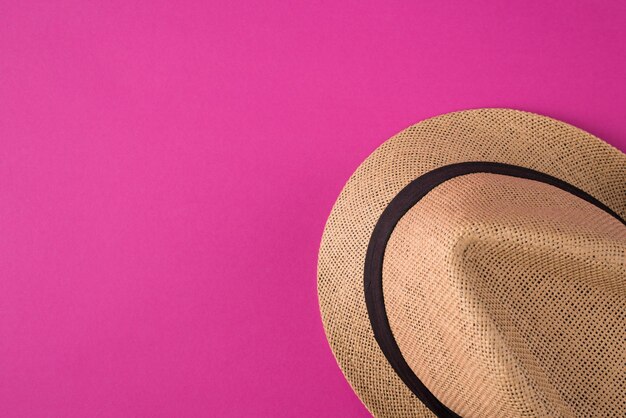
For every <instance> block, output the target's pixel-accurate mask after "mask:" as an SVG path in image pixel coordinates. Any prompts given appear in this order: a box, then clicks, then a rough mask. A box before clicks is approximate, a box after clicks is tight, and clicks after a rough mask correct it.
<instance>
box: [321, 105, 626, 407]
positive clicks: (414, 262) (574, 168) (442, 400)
mask: <svg viewBox="0 0 626 418" xmlns="http://www.w3.org/2000/svg"><path fill="white" fill-rule="evenodd" d="M625 219H626V155H624V154H622V153H621V152H620V151H618V150H617V149H615V148H613V147H611V146H610V145H608V144H606V143H604V142H602V141H601V140H600V139H598V138H596V137H594V136H593V135H591V134H589V133H587V132H584V131H582V130H580V129H578V128H575V127H573V126H571V125H568V124H566V123H563V122H559V121H556V120H554V119H550V118H548V117H544V116H539V115H536V114H531V113H526V112H520V111H515V110H508V109H479V110H468V111H462V112H456V113H450V114H446V115H443V116H438V117H435V118H432V119H428V120H426V121H423V122H420V123H418V124H417V125H414V126H412V127H410V128H408V129H406V130H404V131H402V132H400V133H399V134H397V135H395V136H394V137H392V138H391V139H390V140H388V141H387V142H385V143H384V144H383V145H382V146H380V147H379V148H378V149H377V150H376V151H375V152H374V153H373V154H372V155H370V157H369V158H367V160H365V162H364V163H363V164H361V166H360V167H359V168H358V169H357V170H356V172H355V173H354V174H353V175H352V177H350V179H349V180H348V183H347V184H346V186H345V187H344V189H343V191H342V192H341V194H340V195H339V198H338V199H337V202H336V203H335V205H334V207H333V209H332V212H331V214H330V217H329V218H328V222H327V224H326V228H325V230H324V235H323V238H322V243H321V248H320V253H319V263H318V292H319V302H320V306H321V312H322V319H323V322H324V328H325V330H326V335H327V337H328V341H329V342H330V345H331V348H332V350H333V352H334V354H335V357H336V359H337V362H338V363H339V366H340V367H341V369H342V371H343V373H344V375H345V376H346V378H347V379H348V381H349V382H350V384H351V385H352V387H353V388H354V390H355V391H356V393H357V394H358V396H359V397H360V398H361V400H362V401H363V402H364V403H365V405H366V406H367V408H368V409H369V410H370V411H371V412H372V413H373V414H374V415H375V416H378V417H426V416H433V414H435V415H438V416H464V417H522V416H523V417H531V416H533V417H534V416H550V417H560V416H585V417H587V416H602V417H608V416H625V415H626V221H625Z"/></svg>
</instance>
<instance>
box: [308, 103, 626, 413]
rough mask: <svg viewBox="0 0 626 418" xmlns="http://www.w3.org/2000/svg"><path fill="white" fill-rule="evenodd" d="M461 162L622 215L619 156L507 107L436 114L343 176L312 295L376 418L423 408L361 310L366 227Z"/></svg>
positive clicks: (624, 182) (623, 170) (625, 209)
mask: <svg viewBox="0 0 626 418" xmlns="http://www.w3.org/2000/svg"><path fill="white" fill-rule="evenodd" d="M464 162H494V163H503V164H509V165H514V166H519V167H525V168H528V169H531V170H535V171H538V172H541V173H545V174H547V175H550V176H553V177H556V178H558V179H560V180H562V181H564V182H566V183H569V184H571V185H573V186H575V187H577V188H579V189H581V190H582V191H584V192H586V193H587V194H589V195H590V196H592V197H593V198H595V199H597V200H598V201H599V202H601V203H602V204H604V205H606V206H607V207H608V208H609V209H611V210H612V211H614V212H615V213H616V214H617V215H619V216H620V217H621V218H625V217H626V155H624V154H623V153H621V152H620V151H619V150H617V149H616V148H614V147H612V146H611V145H609V144H607V143H605V142H603V141H602V140H600V139H599V138H597V137H595V136H593V135H591V134H589V133H587V132H585V131H583V130H581V129H578V128H576V127H574V126H572V125H569V124H567V123H564V122H560V121H557V120H555V119H551V118H548V117H545V116H540V115H537V114H533V113H528V112H522V111H517V110H510V109H476V110H467V111H461V112H454V113H449V114H445V115H442V116H438V117H434V118H431V119H428V120H425V121H423V122H420V123H418V124H416V125H413V126H411V127H409V128H408V129H405V130H404V131H402V132H400V133H398V134H397V135H395V136H393V137H392V138H391V139H389V140H388V141H386V142H385V143H384V144H383V145H381V146H380V147H379V148H378V149H377V150H376V151H374V152H373V153H372V154H371V155H370V156H369V157H368V158H367V159H366V160H365V161H364V162H363V163H362V164H361V165H360V166H359V168H358V169H357V170H356V171H355V173H354V174H353V175H352V176H351V177H350V179H349V180H348V182H347V184H346V185H345V187H344V188H343V190H342V192H341V194H340V195H339V197H338V199H337V201H336V203H335V205H334V207H333V209H332V211H331V214H330V216H329V218H328V221H327V223H326V227H325V229H324V234H323V237H322V242H321V246H320V252H319V260H318V295H319V303H320V309H321V313H322V321H323V323H324V329H325V331H326V336H327V338H328V341H329V343H330V346H331V348H332V351H333V353H334V355H335V358H336V359H337V362H338V364H339V366H340V368H341V370H342V371H343V373H344V375H345V377H346V378H347V380H348V381H349V382H350V385H351V386H352V388H353V389H354V391H355V392H356V393H357V395H358V396H359V397H360V399H361V400H362V401H363V403H364V404H365V406H366V407H367V408H368V409H369V411H370V412H372V414H374V415H375V416H378V417H392V416H393V417H428V416H433V414H432V413H431V412H430V410H429V409H428V408H427V407H426V406H425V405H424V404H423V403H422V402H421V401H420V400H419V399H418V398H417V397H416V396H415V395H414V394H413V392H412V391H411V390H410V389H409V388H408V387H407V386H406V385H405V384H404V382H403V381H402V380H401V378H400V377H399V376H398V375H397V374H396V372H395V371H394V369H393V368H392V367H391V365H390V364H389V362H388V361H387V358H386V357H385V355H384V354H383V352H382V351H381V349H380V347H379V346H378V343H377V342H376V340H375V338H374V334H373V331H372V328H371V324H370V319H369V317H368V312H367V307H366V302H365V296H364V289H363V268H364V263H365V256H366V253H367V247H368V243H369V241H370V237H371V235H372V232H373V230H374V227H375V225H376V223H377V221H378V219H379V218H380V216H381V214H382V212H383V211H384V209H385V208H386V207H387V205H388V204H389V202H390V201H391V200H392V199H393V198H394V197H395V196H396V195H397V194H398V193H399V192H400V191H401V190H402V189H403V188H404V187H405V186H407V185H408V184H409V183H411V182H412V181H413V180H415V179H416V178H418V177H420V176H422V175H424V174H425V173H427V172H430V171H432V170H435V169H437V168H440V167H443V166H447V165H451V164H456V163H464Z"/></svg>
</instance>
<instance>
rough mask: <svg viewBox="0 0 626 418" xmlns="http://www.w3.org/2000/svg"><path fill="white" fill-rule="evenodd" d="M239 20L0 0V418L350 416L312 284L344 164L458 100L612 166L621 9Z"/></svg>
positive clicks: (465, 9)
mask: <svg viewBox="0 0 626 418" xmlns="http://www.w3.org/2000/svg"><path fill="white" fill-rule="evenodd" d="M27 3H28V4H27ZM260 3H261V2H253V1H249V2H234V1H231V0H229V1H197V2H178V1H170V2H163V1H145V2H133V1H101V2H86V1H75V2H70V1H47V2H26V1H12V2H10V1H4V2H2V3H0V405H2V406H1V410H2V411H1V415H2V416H4V417H26V416H28V417H74V416H77V417H78V416H82V417H117V416H124V417H130V416H133V417H193V416H224V417H252V416H254V417H283V416H284V417H300V416H306V417H317V416H323V417H346V416H355V417H363V416H367V415H368V414H367V411H366V410H365V408H364V407H363V406H362V405H361V403H360V402H359V400H358V398H357V397H356V396H355V395H354V394H353V393H352V391H351V389H350V387H349V385H348V384H347V383H346V382H345V380H344V379H343V376H342V374H341V373H340V371H339V369H338V367H337V365H336V363H335V361H334V359H333V356H332V354H331V352H330V349H329V347H328V345H327V343H326V340H325V337H324V333H323V330H322V326H321V321H320V317H319V311H318V306H317V295H316V277H315V276H316V262H317V249H318V244H319V240H320V236H321V233H322V229H323V225H324V222H325V219H326V216H327V215H328V213H329V211H330V208H331V206H332V204H333V202H334V199H335V198H336V196H337V194H338V193H339V191H340V189H341V187H342V186H343V184H344V182H345V181H346V180H347V178H348V177H349V175H350V174H351V173H352V172H353V171H354V169H355V168H356V167H357V166H358V164H359V163H360V162H361V161H362V160H363V159H364V158H365V157H366V156H367V155H368V154H369V153H370V152H371V151H372V150H374V148H375V147H377V146H378V145H379V144H380V143H382V142H383V141H384V140H385V139H387V138H388V137H389V136H391V135H392V134H394V133H396V132H398V131H399V130H401V129H403V128H405V127H407V126H408V125H410V124H413V123H415V122H417V121H419V120H421V119H424V118H427V117H430V116H434V115H437V114H441V113H446V112H450V111H454V110H460V109H465V108H476V107H513V108H518V109H525V110H530V111H534V112H539V113H543V114H547V115H549V116H553V117H556V118H560V119H563V120H565V121H567V122H570V123H573V124H575V125H577V126H579V127H581V128H583V129H586V130H588V131H590V132H592V133H594V134H596V135H598V136H600V137H602V138H604V139H605V140H606V141H607V142H609V143H611V144H613V145H615V146H617V147H619V148H621V149H622V150H626V117H625V113H624V112H625V109H626V47H625V44H624V42H625V40H626V3H625V2H623V1H613V2H591V1H588V2H587V1H574V2H573V1H571V0H567V1H551V2H546V1H516V2H504V1H487V2H485V1H478V2H462V1H456V2H442V1H421V2H412V1H407V2H404V3H402V2H396V1H385V2H380V3H379V4H374V3H372V2H363V1H341V2H337V1H325V2H281V1H275V2H271V3H269V2H268V3H266V4H264V5H261V4H260ZM470 3H471V4H470ZM453 140H454V138H451V141H453Z"/></svg>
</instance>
